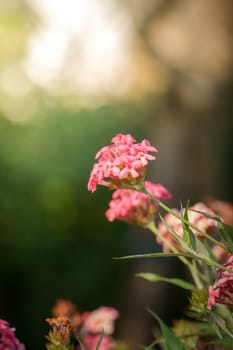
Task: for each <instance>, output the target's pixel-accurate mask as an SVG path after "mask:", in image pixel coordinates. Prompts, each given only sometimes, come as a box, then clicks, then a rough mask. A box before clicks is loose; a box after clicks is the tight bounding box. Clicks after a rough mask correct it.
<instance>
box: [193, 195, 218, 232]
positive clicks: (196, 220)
mask: <svg viewBox="0 0 233 350" xmlns="http://www.w3.org/2000/svg"><path fill="white" fill-rule="evenodd" d="M190 209H193V210H197V211H199V212H202V213H204V214H207V215H210V216H214V215H215V214H214V212H213V211H212V210H211V209H209V208H208V207H207V206H206V205H205V204H204V203H202V202H199V203H196V204H195V205H194V206H192V207H191V208H190ZM193 210H188V219H189V221H190V222H191V224H193V225H195V226H196V227H198V228H199V229H200V230H201V231H203V232H205V233H212V232H214V230H215V229H216V228H217V221H215V220H213V219H210V218H208V217H207V216H206V215H204V214H202V213H198V212H195V211H193ZM190 229H191V230H192V231H193V233H194V234H195V235H196V236H197V237H199V238H200V237H201V234H200V233H199V232H198V231H196V230H195V229H193V228H191V227H190Z"/></svg>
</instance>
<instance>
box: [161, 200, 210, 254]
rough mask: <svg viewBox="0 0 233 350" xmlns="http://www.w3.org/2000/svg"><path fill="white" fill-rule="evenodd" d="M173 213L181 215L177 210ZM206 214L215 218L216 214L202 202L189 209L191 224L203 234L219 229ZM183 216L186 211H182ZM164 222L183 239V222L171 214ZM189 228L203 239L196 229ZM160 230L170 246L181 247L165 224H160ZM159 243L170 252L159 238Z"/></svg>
mask: <svg viewBox="0 0 233 350" xmlns="http://www.w3.org/2000/svg"><path fill="white" fill-rule="evenodd" d="M193 210H197V211H198V212H195V211H193ZM173 211H174V212H176V213H177V214H179V215H180V213H179V211H178V210H177V209H173ZM202 213H203V214H202ZM205 214H207V215H211V216H214V212H213V211H212V210H210V209H209V208H208V207H207V206H206V205H205V204H204V203H202V202H199V203H196V204H195V205H194V206H192V207H190V208H189V209H188V219H189V222H190V223H191V224H192V225H194V226H196V227H197V228H198V229H199V230H201V231H202V232H205V233H212V232H213V231H214V230H215V229H216V227H217V222H216V221H215V220H213V219H210V218H208V217H207V216H206V215H205ZM181 215H184V209H183V210H182V211H181ZM164 220H165V221H166V223H167V225H168V226H169V227H170V228H171V229H172V230H173V231H174V232H175V233H176V234H177V235H178V236H179V237H181V238H183V226H182V222H181V220H179V219H178V218H177V217H175V216H174V215H172V214H171V213H168V214H166V215H165V217H164ZM189 228H190V230H192V232H193V233H194V235H196V236H197V237H198V238H203V237H202V235H201V234H200V233H199V232H198V231H197V230H196V229H194V228H192V227H189ZM158 230H159V232H160V234H161V235H162V236H163V237H164V238H165V239H166V240H167V241H168V243H169V244H170V245H172V246H173V247H176V248H177V247H178V246H179V244H178V242H177V241H176V239H175V238H173V236H172V235H171V233H170V232H169V230H168V228H167V227H166V225H165V224H164V223H163V222H159V224H158ZM157 242H158V243H159V244H161V245H163V251H164V252H168V251H169V250H170V249H169V248H168V246H166V245H165V244H164V243H163V242H162V240H161V239H160V238H159V237H158V238H157Z"/></svg>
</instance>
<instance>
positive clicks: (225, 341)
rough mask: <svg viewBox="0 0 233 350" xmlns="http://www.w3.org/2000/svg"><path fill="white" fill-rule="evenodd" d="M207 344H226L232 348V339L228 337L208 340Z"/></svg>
mask: <svg viewBox="0 0 233 350" xmlns="http://www.w3.org/2000/svg"><path fill="white" fill-rule="evenodd" d="M208 344H219V345H223V346H228V347H229V346H232V349H233V339H232V338H230V337H226V338H222V339H217V340H212V341H210V342H208Z"/></svg>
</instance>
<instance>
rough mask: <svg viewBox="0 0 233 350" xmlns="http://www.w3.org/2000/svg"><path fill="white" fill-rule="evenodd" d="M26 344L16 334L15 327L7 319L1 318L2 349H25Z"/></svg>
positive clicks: (0, 340)
mask: <svg viewBox="0 0 233 350" xmlns="http://www.w3.org/2000/svg"><path fill="white" fill-rule="evenodd" d="M24 349H25V347H24V344H22V343H20V341H19V340H18V339H17V338H16V336H15V328H12V327H10V325H9V323H8V322H7V321H5V320H0V350H24Z"/></svg>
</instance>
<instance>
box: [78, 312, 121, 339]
mask: <svg viewBox="0 0 233 350" xmlns="http://www.w3.org/2000/svg"><path fill="white" fill-rule="evenodd" d="M118 317H119V312H118V311H117V310H116V309H114V308H112V307H106V306H102V307H99V308H98V309H96V310H94V311H92V312H88V313H84V317H83V328H82V332H83V333H84V334H87V333H92V334H97V333H101V332H102V331H103V330H104V334H105V335H110V334H112V333H113V332H114V322H115V320H116V319H117V318H118Z"/></svg>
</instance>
